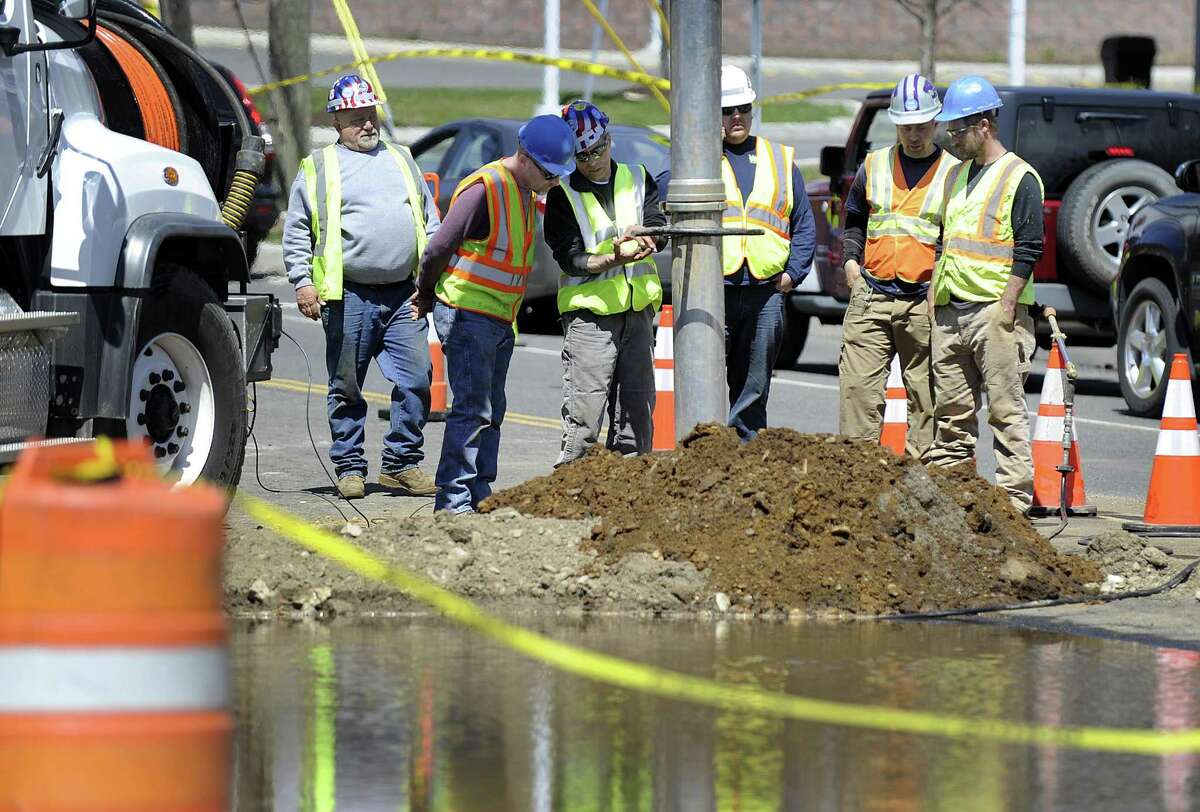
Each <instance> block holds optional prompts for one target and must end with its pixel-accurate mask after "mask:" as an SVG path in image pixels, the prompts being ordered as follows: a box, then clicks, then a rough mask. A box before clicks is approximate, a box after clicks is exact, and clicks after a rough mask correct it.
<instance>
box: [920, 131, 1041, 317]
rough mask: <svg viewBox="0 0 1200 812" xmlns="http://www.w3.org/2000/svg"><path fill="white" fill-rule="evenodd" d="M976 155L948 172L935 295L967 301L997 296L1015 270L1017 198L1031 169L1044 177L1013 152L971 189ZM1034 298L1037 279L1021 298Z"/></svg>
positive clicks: (1024, 300)
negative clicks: (1015, 208) (968, 180)
mask: <svg viewBox="0 0 1200 812" xmlns="http://www.w3.org/2000/svg"><path fill="white" fill-rule="evenodd" d="M971 164H972V162H971V161H966V162H964V163H961V164H959V165H958V166H956V167H954V169H953V170H952V171H951V173H950V175H949V176H948V177H947V178H946V189H947V192H946V211H945V214H943V215H942V256H941V259H939V260H938V263H937V267H936V268H935V269H934V272H933V289H934V301H935V302H936V303H937V304H946V303H947V302H949V301H950V297H951V296H954V297H955V298H956V299H962V300H963V301H967V302H994V301H997V300H998V299H999V298H1000V297H1001V296H1002V295H1003V294H1004V288H1005V286H1006V285H1007V284H1008V279H1009V277H1010V276H1011V275H1012V266H1013V225H1012V204H1013V198H1014V197H1015V196H1016V194H1017V186H1018V185H1019V184H1020V183H1021V179H1022V178H1023V177H1025V175H1026V173H1028V174H1031V175H1033V176H1034V177H1035V178H1037V182H1038V187H1039V188H1041V189H1042V194H1043V195H1044V194H1045V187H1044V186H1043V185H1042V179H1041V178H1040V177H1038V173H1037V172H1035V171H1034V169H1033V167H1031V166H1030V165H1029V164H1027V163H1025V162H1024V161H1023V160H1021V159H1020V158H1018V157H1017V156H1016V155H1014V154H1013V153H1011V152H1006V153H1004V155H1002V156H1001V157H1000V158H999V159H998V160H997V161H996V162H995V163H994V164H993V165H992V167H991V168H990V169H988V170H987V174H985V175H984V176H983V177H982V178H980V179H979V182H978V183H977V184H975V188H974V189H972V190H971V192H970V193H969V194H968V193H967V176H968V174H969V169H970V166H971ZM1017 301H1019V302H1020V303H1021V304H1033V279H1032V278H1030V279H1029V281H1028V282H1026V283H1025V288H1024V289H1023V290H1022V291H1021V296H1020V297H1019V298H1018V300H1017Z"/></svg>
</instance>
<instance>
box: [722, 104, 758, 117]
mask: <svg viewBox="0 0 1200 812" xmlns="http://www.w3.org/2000/svg"><path fill="white" fill-rule="evenodd" d="M752 108H753V105H751V104H749V103H746V104H739V105H737V106H736V107H722V108H721V115H723V116H732V115H733V114H734V113H741V114H742V115H743V116H747V115H750V110H751V109H752Z"/></svg>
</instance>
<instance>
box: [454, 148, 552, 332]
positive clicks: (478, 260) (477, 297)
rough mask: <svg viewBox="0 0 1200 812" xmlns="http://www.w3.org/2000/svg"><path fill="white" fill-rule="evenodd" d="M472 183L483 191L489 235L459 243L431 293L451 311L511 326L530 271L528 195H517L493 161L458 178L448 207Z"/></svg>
mask: <svg viewBox="0 0 1200 812" xmlns="http://www.w3.org/2000/svg"><path fill="white" fill-rule="evenodd" d="M476 183H482V184H483V186H484V190H485V197H486V198H487V207H488V221H489V223H490V224H491V227H490V231H489V232H488V236H487V237H486V238H484V239H482V240H463V243H462V245H460V246H459V247H458V250H457V251H455V252H454V256H453V257H451V258H450V264H449V266H448V267H447V268H446V271H445V273H443V274H442V275H441V277H440V278H439V279H438V282H437V288H436V289H435V292H436V294H437V297H438V298H439V299H441V300H442V301H443V302H445V303H446V304H448V305H450V306H451V307H457V308H460V309H462V310H471V311H474V312H476V313H482V314H483V315H485V316H491V317H492V318H494V319H499V320H501V321H506V322H512V321H515V320H516V318H517V311H518V310H519V308H520V307H521V300H522V299H523V298H524V297H525V286H526V285H527V283H528V282H529V271H530V270H531V269H532V268H533V232H534V228H535V227H536V225H537V216H536V210H535V208H534V195H533V192H522V191H521V189H520V187H519V186H518V185H517V180H516V178H514V177H513V176H512V173H511V172H509V171H508V170H507V169H505V168H504V165H503V164H502V163H500V161H493V162H492V163H490V164H487V165H485V166H482V167H480V168H479V169H477V170H476V171H475V172H473V173H471V174H470V175H468V176H467V177H465V178H463V181H462V183H460V184H459V185H458V188H457V189H456V190H455V191H454V197H453V198H451V199H450V205H451V206H453V205H454V201H455V200H457V199H458V196H459V195H460V194H462V193H463V190H464V189H467V188H468V187H470V186H471V185H473V184H476Z"/></svg>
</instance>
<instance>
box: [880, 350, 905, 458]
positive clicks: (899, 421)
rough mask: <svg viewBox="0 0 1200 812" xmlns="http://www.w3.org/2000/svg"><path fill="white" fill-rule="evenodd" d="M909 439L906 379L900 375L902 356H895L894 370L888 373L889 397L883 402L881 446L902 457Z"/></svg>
mask: <svg viewBox="0 0 1200 812" xmlns="http://www.w3.org/2000/svg"><path fill="white" fill-rule="evenodd" d="M907 438H908V393H907V392H905V391H904V378H903V376H902V375H901V374H900V356H899V355H893V356H892V368H891V371H889V372H888V379H887V396H886V399H885V400H884V402H883V429H882V430H881V431H880V432H879V444H880V445H881V446H883V447H884V448H889V449H891V450H892V453H894V454H895V455H896V456H898V457H902V456H904V443H905V440H906V439H907Z"/></svg>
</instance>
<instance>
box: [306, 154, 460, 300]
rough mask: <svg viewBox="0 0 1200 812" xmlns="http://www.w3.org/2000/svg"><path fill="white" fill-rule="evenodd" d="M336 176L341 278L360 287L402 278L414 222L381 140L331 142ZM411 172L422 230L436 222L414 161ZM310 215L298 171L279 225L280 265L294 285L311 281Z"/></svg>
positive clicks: (411, 261) (410, 265)
mask: <svg viewBox="0 0 1200 812" xmlns="http://www.w3.org/2000/svg"><path fill="white" fill-rule="evenodd" d="M337 158H338V169H339V172H340V175H341V179H342V266H343V277H344V279H346V280H347V281H350V282H358V283H359V284H363V285H385V284H389V283H393V282H403V281H404V280H405V279H408V278H410V277H411V276H412V275H413V273H414V272H415V271H416V268H417V262H418V261H419V260H420V257H419V256H418V255H417V240H416V225H415V221H414V219H413V213H412V208H411V205H410V203H409V198H408V187H407V185H406V184H405V182H404V174H403V173H402V172H401V171H400V167H398V166H397V165H396V161H395V159H394V158H393V157H392V156H391V154H390V153H389V152H388V150H387V148H386V147H384V145H383V144H382V143H381V144H379V146H377V147H375V149H373V150H371V151H370V152H356V151H355V150H352V149H349V148H348V147H346V146H344V145H342V144H338V145H337ZM409 168H410V169H411V171H412V173H413V176H414V177H415V178H417V179H418V181H419V182H420V184H421V196H422V197H423V198H424V204H425V233H426V234H428V235H429V236H430V237H432V236H433V234H434V233H435V232H436V231H437V229H438V226H439V225H441V220H440V218H439V217H438V213H437V201H436V200H435V199H434V197H433V194H432V193H431V192H430V191H429V187H428V186H427V185H426V183H425V181H424V180H423V179H422V178H421V170H420V168H418V166H417V164H416V162H415V161H412V160H409ZM312 218H313V214H312V211H311V210H310V208H309V204H308V193H307V191H306V190H305V182H304V173H303V172H300V173H298V174H297V175H296V180H295V181H294V182H293V183H292V190H291V194H290V196H289V198H288V211H287V218H286V219H285V220H284V224H283V265H284V267H285V268H286V269H287V275H288V281H290V282H291V283H292V284H293V285H295V286H296V287H297V288H301V287H304V286H305V285H311V284H312V256H313V233H312Z"/></svg>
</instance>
